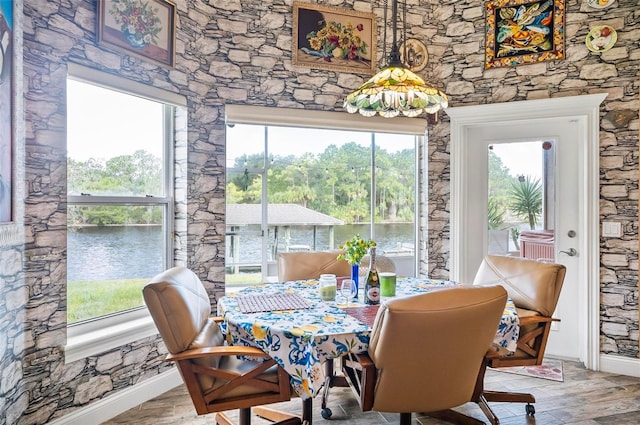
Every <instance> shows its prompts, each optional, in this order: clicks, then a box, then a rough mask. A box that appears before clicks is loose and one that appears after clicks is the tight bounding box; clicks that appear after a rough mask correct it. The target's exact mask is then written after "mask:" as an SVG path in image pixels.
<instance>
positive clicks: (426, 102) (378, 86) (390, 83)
mask: <svg viewBox="0 0 640 425" xmlns="http://www.w3.org/2000/svg"><path fill="white" fill-rule="evenodd" d="M404 7H405V12H406V3H405V5H404ZM385 15H386V13H385ZM391 20H392V24H393V44H392V45H391V52H390V53H389V60H388V64H387V66H386V67H385V68H384V69H382V70H381V71H380V72H378V73H377V74H376V75H374V76H373V77H371V79H370V80H369V81H367V82H366V83H364V84H363V85H361V86H360V87H359V88H358V89H357V90H356V91H354V92H353V93H351V94H350V95H348V96H347V98H346V99H345V101H344V105H343V106H344V108H345V109H346V110H347V112H349V113H352V114H353V113H355V112H360V114H362V115H364V116H365V117H372V116H374V115H375V114H380V115H382V116H383V117H386V118H392V117H396V116H398V115H399V114H402V115H404V116H407V117H416V116H418V115H420V114H422V113H423V112H426V113H427V114H435V113H436V112H438V111H439V110H440V109H443V108H446V107H447V106H448V99H447V95H446V94H444V93H443V92H442V91H440V90H438V89H437V88H435V87H433V86H432V85H430V84H429V83H427V82H425V81H424V80H423V79H422V78H421V77H420V76H418V75H416V74H415V73H413V72H412V71H411V70H409V69H408V68H407V67H406V66H405V65H403V64H402V62H401V61H400V49H399V48H398V39H397V31H398V28H397V27H398V0H392V7H391ZM385 32H386V31H385Z"/></svg>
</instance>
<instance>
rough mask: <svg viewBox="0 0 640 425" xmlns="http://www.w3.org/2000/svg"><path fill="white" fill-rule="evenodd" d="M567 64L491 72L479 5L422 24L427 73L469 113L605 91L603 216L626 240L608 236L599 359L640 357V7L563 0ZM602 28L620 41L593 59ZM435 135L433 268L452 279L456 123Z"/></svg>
mask: <svg viewBox="0 0 640 425" xmlns="http://www.w3.org/2000/svg"><path fill="white" fill-rule="evenodd" d="M565 21H566V25H565V37H566V56H567V58H566V60H561V61H551V62H542V63H538V64H531V65H522V66H518V67H513V68H509V67H507V68H495V69H490V70H485V69H484V67H483V61H484V51H483V48H484V34H483V31H484V26H485V24H484V22H485V18H484V11H483V3H482V2H473V1H469V0H467V1H449V2H440V5H439V6H436V7H434V8H433V9H431V10H430V12H429V14H428V15H427V16H425V17H424V22H425V23H428V24H427V25H428V26H429V27H433V31H435V33H434V35H433V36H432V37H431V38H430V40H431V41H430V43H428V46H429V52H430V53H431V57H430V61H431V64H432V66H433V68H432V69H431V70H430V75H432V76H433V77H434V79H436V80H438V81H446V85H445V92H446V93H447V94H448V95H449V98H450V105H453V106H464V105H475V104H485V103H497V102H511V101H519V100H531V99H540V98H549V97H562V96H575V95H583V94H591V93H602V92H607V93H608V96H607V98H606V99H605V101H604V102H603V105H602V106H601V109H600V115H601V124H600V151H601V156H600V176H601V180H600V181H601V183H600V187H601V190H600V196H601V197H600V219H601V221H602V220H611V221H618V222H621V223H622V224H623V236H622V237H621V238H619V239H618V238H606V239H605V238H601V240H600V252H601V257H600V258H601V273H600V274H601V288H602V295H601V309H600V311H601V344H602V345H601V352H603V353H609V354H617V355H622V356H626V357H632V358H638V356H639V350H638V107H639V103H638V99H639V91H640V78H639V75H640V74H639V69H640V9H639V8H638V2H637V0H618V1H617V2H615V3H614V4H613V5H612V6H611V7H609V8H607V9H594V8H592V7H589V6H588V5H587V1H586V0H567V1H566V20H565ZM596 25H610V26H612V27H613V28H614V29H616V31H617V34H618V41H617V43H616V44H615V46H614V47H613V48H612V49H611V50H609V51H607V52H603V53H591V52H590V51H589V50H588V49H587V47H586V46H585V43H584V42H585V38H586V36H587V33H588V32H589V30H590V29H591V28H593V27H594V26H596ZM442 115H446V114H442ZM443 118H444V119H443V120H442V121H441V123H440V124H439V125H437V126H435V127H434V128H432V129H430V130H429V157H430V162H429V182H430V186H429V219H430V220H429V232H428V236H427V240H428V244H429V262H428V271H427V273H428V274H429V275H430V276H433V277H442V278H446V277H447V276H448V270H449V267H448V261H449V256H448V249H447V247H448V239H449V209H448V208H449V123H448V120H447V117H446V116H445V117H443Z"/></svg>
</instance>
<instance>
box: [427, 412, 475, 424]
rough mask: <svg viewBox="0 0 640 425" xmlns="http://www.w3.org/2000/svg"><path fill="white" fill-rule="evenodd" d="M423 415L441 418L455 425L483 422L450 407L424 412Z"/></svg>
mask: <svg viewBox="0 0 640 425" xmlns="http://www.w3.org/2000/svg"><path fill="white" fill-rule="evenodd" d="M425 415H427V416H431V417H432V418H436V419H442V420H443V421H447V422H450V423H452V424H456V425H484V422H483V421H481V420H478V419H476V418H472V417H471V416H467V415H465V414H463V413H460V412H456V411H455V410H452V409H447V410H438V411H436V412H426V413H425Z"/></svg>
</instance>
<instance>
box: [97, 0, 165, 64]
mask: <svg viewBox="0 0 640 425" xmlns="http://www.w3.org/2000/svg"><path fill="white" fill-rule="evenodd" d="M97 16H98V23H97V38H98V44H101V45H104V46H107V47H111V48H115V49H117V50H121V51H124V52H126V53H127V54H131V55H133V56H138V57H140V58H142V59H145V60H150V61H152V62H156V63H158V64H161V65H166V66H170V67H173V66H174V64H175V59H176V51H175V44H176V5H175V4H174V3H172V2H171V1H169V0H102V1H99V2H98V14H97Z"/></svg>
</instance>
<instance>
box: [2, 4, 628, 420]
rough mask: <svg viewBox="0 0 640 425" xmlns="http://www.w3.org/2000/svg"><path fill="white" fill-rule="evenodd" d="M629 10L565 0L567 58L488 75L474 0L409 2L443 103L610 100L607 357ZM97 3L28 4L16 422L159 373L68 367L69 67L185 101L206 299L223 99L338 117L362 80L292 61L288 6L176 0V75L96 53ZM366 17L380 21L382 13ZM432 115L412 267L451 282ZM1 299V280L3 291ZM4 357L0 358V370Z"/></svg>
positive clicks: (218, 196) (67, 408)
mask: <svg viewBox="0 0 640 425" xmlns="http://www.w3.org/2000/svg"><path fill="white" fill-rule="evenodd" d="M318 3H321V4H330V5H334V6H344V7H348V8H355V9H358V10H363V11H371V4H370V3H369V2H364V1H340V0H328V1H320V2H318ZM374 3H376V2H374ZM636 3H637V2H636V0H618V2H617V3H615V4H614V6H613V7H612V8H609V9H606V10H605V11H599V10H595V9H589V8H588V7H587V6H585V5H582V2H581V3H578V2H577V1H567V9H568V13H567V24H568V25H567V47H568V48H567V52H568V59H567V60H566V61H557V62H548V63H543V64H538V65H528V66H521V67H518V68H505V69H499V70H492V71H484V70H483V67H482V61H483V50H482V49H483V44H484V42H483V30H484V24H483V10H482V3H481V2H477V1H472V0H429V1H420V2H418V0H409V1H408V4H409V7H410V11H409V13H408V22H409V23H410V26H411V28H410V33H411V34H413V35H414V36H415V37H418V38H420V39H423V40H425V41H426V42H427V45H428V48H429V53H430V63H429V65H428V66H427V69H426V70H425V71H424V74H425V75H430V76H432V78H431V79H432V80H433V81H434V83H436V84H437V85H440V86H443V87H446V91H447V93H449V94H450V96H451V105H456V106H458V105H463V104H476V103H489V102H506V101H514V100H524V99H535V98H543V97H550V96H568V95H575V94H585V93H591V92H594V91H603V90H607V91H609V92H610V95H609V98H608V99H607V100H606V101H605V104H604V106H603V108H602V115H603V120H602V125H601V130H602V134H601V139H602V159H601V162H602V164H601V168H602V169H601V175H602V198H601V204H602V217H603V218H610V219H618V220H623V221H624V222H625V226H624V229H625V234H624V237H623V238H621V239H620V240H611V239H608V240H603V241H602V245H601V252H602V266H603V267H602V269H603V273H602V276H603V278H602V287H603V292H602V293H603V297H602V299H603V307H602V320H603V341H604V342H605V343H606V344H605V345H604V346H603V350H604V351H605V352H614V353H619V354H620V355H623V356H627V357H637V354H638V309H637V308H638V290H637V286H636V284H637V253H638V247H637V232H638V222H637V182H638V143H637V142H638V89H639V87H638V61H639V56H640V47H639V45H638V40H639V39H640V34H639V33H640V24H639V23H638V21H639V18H640V16H638V12H637V11H635V9H637V7H636V6H637V4H636ZM95 4H96V2H95V1H83V0H50V1H45V0H34V1H29V2H27V4H26V5H25V6H24V40H25V41H24V55H23V60H24V93H25V95H24V99H25V108H24V110H25V123H26V140H25V145H26V155H25V156H26V158H25V165H26V170H27V171H26V178H25V182H26V200H25V214H24V220H25V234H26V235H25V263H24V269H23V272H24V276H25V287H24V291H26V292H27V295H28V299H27V303H26V308H24V307H25V306H23V308H22V309H23V310H24V322H22V323H11V324H8V325H7V326H8V329H7V328H4V327H3V326H4V325H3V326H0V330H1V331H2V334H3V335H15V334H17V333H20V331H21V328H22V327H25V328H26V331H27V332H26V336H25V337H24V340H25V342H24V348H23V351H24V353H22V351H21V350H20V348H19V349H18V351H17V352H16V355H17V356H23V357H22V369H23V371H22V375H21V376H20V375H16V376H18V377H17V378H16V379H12V380H9V381H8V382H11V383H14V382H15V387H16V388H17V390H15V391H9V392H4V393H3V392H2V391H3V390H6V389H2V388H0V395H3V394H7V398H6V400H5V401H4V403H5V404H4V405H3V406H0V407H2V408H3V411H8V410H5V409H11V411H15V412H18V414H19V413H20V412H22V411H24V413H23V414H22V416H21V417H20V419H19V421H18V423H21V424H39V423H45V422H47V421H49V420H52V419H54V418H57V417H61V416H63V415H65V414H68V413H70V412H71V411H73V410H75V409H77V408H79V407H83V406H86V405H87V404H89V403H91V402H92V401H95V400H97V399H100V398H102V397H105V396H108V395H110V394H112V393H114V392H116V391H118V390H121V389H123V388H126V387H128V386H130V385H133V384H135V383H137V382H140V381H142V380H144V379H146V378H147V377H149V376H152V375H155V374H157V373H159V372H161V371H162V370H164V369H165V368H166V367H167V366H165V365H162V364H161V358H162V353H163V352H164V348H163V345H162V343H161V342H160V341H159V340H158V339H157V338H147V339H144V340H140V341H136V342H135V343H133V344H128V345H125V346H122V347H118V348H116V349H114V350H111V351H110V352H107V353H103V354H101V355H99V356H94V357H90V358H87V359H84V360H81V361H77V362H74V363H71V364H67V365H65V364H64V352H63V348H64V345H65V343H66V297H65V294H66V291H65V286H66V285H65V284H66V265H65V257H66V235H65V231H66V228H65V223H66V201H65V193H66V158H65V121H66V111H65V101H64V100H65V79H66V69H67V68H66V64H67V62H69V61H75V62H78V63H81V64H83V65H86V66H92V67H95V68H97V69H100V70H102V71H105V72H110V73H114V74H118V75H121V76H124V77H126V78H130V79H132V80H135V81H140V82H144V83H147V84H152V85H154V86H157V87H160V88H163V89H165V90H169V91H173V92H177V93H180V94H182V95H184V96H186V97H187V98H188V100H189V104H188V111H187V114H188V115H187V117H186V121H187V123H186V125H187V134H186V140H187V142H188V145H187V146H186V147H184V146H181V147H178V150H179V151H183V152H184V153H186V154H188V157H187V160H186V162H185V161H180V162H179V165H178V171H179V173H182V175H181V176H182V178H185V177H186V186H187V187H186V190H185V191H184V194H185V195H186V198H187V203H186V205H185V208H180V207H179V209H178V216H179V217H182V218H186V226H182V227H181V229H182V230H183V231H186V233H187V236H186V239H185V238H182V237H181V238H179V240H178V244H177V247H176V248H177V254H176V255H177V257H179V262H182V263H185V264H187V265H188V266H189V267H192V268H193V269H194V270H195V271H196V272H197V273H198V274H199V276H200V277H201V279H202V280H203V282H204V283H205V285H206V286H207V289H208V290H209V291H210V293H211V294H212V298H213V301H214V302H215V298H216V297H217V296H218V295H220V294H221V293H222V292H223V289H224V288H223V280H224V213H225V207H224V173H225V169H224V166H225V163H224V108H223V105H224V103H225V102H229V103H241V104H242V103H244V104H253V105H263V106H274V107H276V106H279V107H290V108H307V109H318V110H320V109H322V110H338V111H340V110H342V108H341V100H342V98H343V97H344V95H345V94H346V93H347V92H348V91H349V90H351V89H353V88H355V87H357V85H359V84H360V83H361V82H362V80H363V76H360V75H356V74H346V73H335V72H329V71H321V70H309V69H304V68H296V67H293V66H292V65H291V24H292V22H291V21H292V18H291V6H292V1H291V0H264V1H262V0H260V1H257V0H249V1H245V0H243V1H239V0H231V1H227V0H211V1H205V0H177V1H176V4H177V8H178V14H179V17H178V30H177V59H176V68H175V69H172V70H168V69H165V68H162V67H158V66H155V65H153V64H149V63H146V62H144V61H141V60H139V59H136V58H132V57H129V56H126V55H122V54H120V53H118V52H115V51H111V50H108V49H105V48H102V47H100V46H97V45H96V43H95V11H96V10H95ZM376 4H377V3H376ZM376 12H377V13H378V15H379V16H381V12H380V10H376ZM16 13H17V14H18V13H19V9H18V10H17V12H16ZM600 22H606V23H609V24H611V25H612V26H614V28H616V29H618V31H619V33H618V34H619V40H618V43H617V45H616V46H615V47H614V49H612V50H611V51H609V52H607V53H603V54H602V55H594V54H589V53H588V52H587V50H586V48H585V47H584V44H583V40H584V37H585V35H586V33H587V31H588V28H589V27H590V26H593V25H595V24H597V23H600ZM444 82H446V84H445V83H444ZM611 111H612V112H611ZM619 111H621V112H625V113H626V111H628V114H629V116H630V118H631V120H630V121H629V122H628V123H625V124H624V125H623V126H621V127H617V124H615V125H614V124H613V122H615V120H614V121H613V122H612V121H611V120H609V119H606V118H605V115H606V114H608V113H616V112H619ZM442 118H443V120H442V122H441V123H440V124H439V125H437V126H435V127H433V128H432V129H431V131H430V135H429V147H428V151H427V152H426V154H427V157H423V156H422V155H421V161H422V163H427V162H428V163H429V170H428V177H429V182H428V184H429V186H428V190H429V195H428V209H423V210H426V211H427V212H428V216H427V217H425V216H422V217H421V218H420V223H421V226H422V232H423V235H424V236H425V237H424V239H425V240H426V242H427V244H426V246H427V248H428V259H429V263H428V264H424V266H423V269H424V271H425V272H428V273H430V274H431V275H433V276H434V277H446V276H447V275H448V267H447V262H448V258H449V256H448V215H449V212H448V198H449V175H448V124H447V122H446V117H442ZM181 119H185V117H181ZM185 166H186V169H185ZM185 173H186V176H185ZM421 199H427V197H426V195H424V194H423V195H422V197H421ZM427 218H428V221H427ZM616 242H617V243H616ZM185 253H186V256H185ZM0 267H1V269H0V275H4V274H6V273H7V272H11V274H12V276H18V277H14V278H13V279H14V280H16V281H17V282H19V281H20V278H19V275H20V271H16V272H15V273H13V272H12V269H10V268H7V267H6V266H5V265H4V264H2V265H1V266H0ZM9 279H12V277H11V276H9ZM10 291H11V289H7V288H6V287H2V286H0V292H1V293H0V295H2V296H3V298H4V297H5V296H6V295H7V294H8V293H9V292H10ZM19 311H20V307H18V312H19ZM18 319H19V320H22V319H23V318H22V317H18ZM5 322H7V317H6V313H4V312H3V320H2V323H3V324H4V323H5ZM5 329H7V330H5ZM14 352H15V349H14ZM5 358H7V356H6V355H2V354H0V361H3V362H4V361H5ZM3 371H4V363H3ZM3 373H4V372H3ZM4 423H9V422H7V417H0V424H4Z"/></svg>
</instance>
